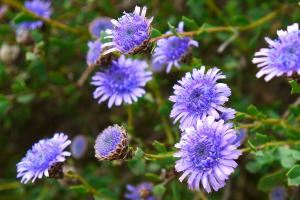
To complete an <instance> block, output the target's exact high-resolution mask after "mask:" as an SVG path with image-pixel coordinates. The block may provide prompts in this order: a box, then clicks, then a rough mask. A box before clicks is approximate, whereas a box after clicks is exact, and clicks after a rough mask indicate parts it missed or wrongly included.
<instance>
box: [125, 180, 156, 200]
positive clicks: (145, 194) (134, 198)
mask: <svg viewBox="0 0 300 200" xmlns="http://www.w3.org/2000/svg"><path fill="white" fill-rule="evenodd" d="M127 190H128V193H126V194H125V198H126V199H130V200H155V198H154V196H153V194H152V190H153V184H152V183H149V182H143V183H141V184H139V185H137V186H133V185H129V184H128V185H127Z"/></svg>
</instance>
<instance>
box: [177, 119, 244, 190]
mask: <svg viewBox="0 0 300 200" xmlns="http://www.w3.org/2000/svg"><path fill="white" fill-rule="evenodd" d="M235 139H236V131H235V130H234V129H232V124H231V123H224V121H223V120H219V121H215V118H214V117H212V116H208V117H207V118H205V119H204V120H203V121H201V120H198V121H197V127H196V128H195V127H190V128H187V129H185V134H182V137H181V140H180V142H179V143H177V144H176V145H175V147H176V148H178V149H180V150H179V152H177V153H175V154H174V157H178V158H180V159H179V160H177V161H176V164H175V169H176V171H177V172H183V174H182V175H181V177H180V178H179V180H180V181H183V180H184V179H185V178H186V177H188V180H187V182H188V185H189V188H190V189H191V190H199V187H200V183H201V184H202V187H203V188H204V190H206V191H207V192H211V188H212V189H213V190H215V191H218V190H219V189H220V188H222V187H224V185H225V181H226V180H227V179H228V178H229V175H230V174H231V173H233V171H234V169H235V168H236V167H237V163H236V162H235V161H234V160H236V159H237V158H238V157H239V156H240V155H241V152H240V151H239V150H238V149H237V147H238V145H237V144H233V141H235Z"/></svg>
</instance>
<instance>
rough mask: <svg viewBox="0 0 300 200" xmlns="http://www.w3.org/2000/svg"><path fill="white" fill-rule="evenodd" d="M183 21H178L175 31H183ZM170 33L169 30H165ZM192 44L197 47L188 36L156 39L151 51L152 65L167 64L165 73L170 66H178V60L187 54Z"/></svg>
mask: <svg viewBox="0 0 300 200" xmlns="http://www.w3.org/2000/svg"><path fill="white" fill-rule="evenodd" d="M183 26H184V23H183V22H180V23H179V25H178V29H177V32H178V33H181V32H183ZM168 33H171V32H170V31H168V32H167V34H168ZM192 46H195V47H198V42H197V41H195V40H192V39H191V38H189V37H183V38H180V37H177V36H171V37H169V38H163V39H160V40H158V41H157V47H156V48H155V50H154V53H153V61H152V62H153V65H154V66H156V67H157V66H164V65H165V66H167V73H169V72H170V71H171V69H172V66H175V67H177V68H180V64H179V62H180V61H181V60H182V59H183V58H184V57H185V56H187V54H188V53H189V50H190V48H191V47H192Z"/></svg>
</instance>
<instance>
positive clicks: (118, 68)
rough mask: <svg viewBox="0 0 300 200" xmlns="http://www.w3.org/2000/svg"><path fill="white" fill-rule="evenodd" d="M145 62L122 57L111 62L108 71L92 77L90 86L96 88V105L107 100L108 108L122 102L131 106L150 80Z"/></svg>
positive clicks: (143, 92) (141, 94)
mask: <svg viewBox="0 0 300 200" xmlns="http://www.w3.org/2000/svg"><path fill="white" fill-rule="evenodd" d="M147 67H148V65H147V63H146V62H145V61H141V60H132V59H130V58H128V59H126V58H125V56H124V55H122V56H121V57H120V58H119V59H118V60H117V61H112V63H111V66H110V68H109V69H107V70H104V71H102V72H97V73H96V74H95V75H94V76H93V77H92V82H91V84H92V85H95V86H97V88H96V90H95V91H94V98H95V99H98V98H99V101H98V103H99V104H100V103H101V102H103V101H105V100H107V99H108V107H109V108H111V106H112V105H114V104H115V105H116V106H119V105H121V104H122V102H123V101H124V102H126V103H128V104H132V102H135V101H137V99H138V97H141V96H143V95H144V94H145V90H144V89H143V87H144V86H145V85H146V83H147V82H148V81H149V80H151V72H149V71H146V68H147Z"/></svg>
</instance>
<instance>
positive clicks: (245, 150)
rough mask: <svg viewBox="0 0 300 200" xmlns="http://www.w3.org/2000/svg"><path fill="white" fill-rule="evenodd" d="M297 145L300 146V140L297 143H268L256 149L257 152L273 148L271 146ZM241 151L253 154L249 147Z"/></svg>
mask: <svg viewBox="0 0 300 200" xmlns="http://www.w3.org/2000/svg"><path fill="white" fill-rule="evenodd" d="M297 144H300V140H296V141H275V142H267V143H265V144H262V145H260V146H257V147H256V148H255V149H256V150H261V149H264V148H267V147H271V146H282V145H297ZM240 150H241V151H242V152H243V153H247V152H251V150H252V148H250V147H247V148H243V149H240Z"/></svg>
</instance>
